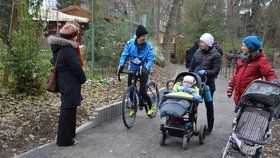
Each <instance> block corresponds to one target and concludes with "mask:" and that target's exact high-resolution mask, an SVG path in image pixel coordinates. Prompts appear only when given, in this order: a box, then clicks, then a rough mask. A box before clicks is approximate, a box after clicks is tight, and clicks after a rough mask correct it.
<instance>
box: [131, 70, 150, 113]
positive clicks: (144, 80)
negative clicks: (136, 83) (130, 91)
mask: <svg viewBox="0 0 280 158" xmlns="http://www.w3.org/2000/svg"><path fill="white" fill-rule="evenodd" d="M148 79H149V72H146V73H144V74H142V75H141V76H140V94H141V97H142V99H140V105H143V99H144V100H146V101H147V103H148V106H149V108H151V106H152V101H151V98H150V97H149V95H148V94H147V84H148ZM131 80H132V77H131V76H130V75H128V82H127V84H128V87H129V86H130V85H131Z"/></svg>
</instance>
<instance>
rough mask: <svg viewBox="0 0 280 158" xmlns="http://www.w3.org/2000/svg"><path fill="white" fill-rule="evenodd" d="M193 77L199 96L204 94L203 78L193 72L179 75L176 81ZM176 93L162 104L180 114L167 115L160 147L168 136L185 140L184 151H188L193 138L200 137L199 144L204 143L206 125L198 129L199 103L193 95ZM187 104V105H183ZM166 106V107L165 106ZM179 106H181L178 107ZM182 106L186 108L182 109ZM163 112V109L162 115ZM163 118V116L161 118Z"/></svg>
mask: <svg viewBox="0 0 280 158" xmlns="http://www.w3.org/2000/svg"><path fill="white" fill-rule="evenodd" d="M186 75H191V76H193V77H194V78H195V79H196V86H197V87H198V88H199V94H200V95H201V94H202V93H203V87H204V84H202V82H201V78H200V77H199V76H198V75H197V74H195V73H191V72H183V73H180V74H179V75H177V77H176V79H175V83H176V82H182V80H183V78H184V76H186ZM173 94H174V93H170V95H169V94H167V95H165V96H164V97H165V100H166V101H165V102H164V103H162V104H161V105H162V107H161V108H163V106H166V105H168V106H170V107H171V108H172V109H175V110H176V111H178V112H179V114H178V113H177V114H176V115H175V114H171V113H165V112H164V113H165V116H166V121H165V123H163V124H161V125H160V145H161V146H163V145H165V140H166V138H167V136H173V137H179V138H183V149H184V150H186V149H187V143H188V142H189V141H190V138H191V137H192V136H199V143H200V144H203V143H204V138H205V133H206V125H204V124H202V125H200V128H199V130H198V129H197V107H198V103H196V102H195V100H194V97H193V96H192V95H189V96H176V95H173ZM182 103H183V104H185V105H182ZM164 104H165V105H164ZM178 104H181V105H179V106H178ZM182 106H184V107H186V108H181V107H182ZM163 109H164V108H163ZM162 113H163V111H162V109H161V115H162ZM161 117H162V116H161Z"/></svg>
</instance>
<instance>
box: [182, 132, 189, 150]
mask: <svg viewBox="0 0 280 158" xmlns="http://www.w3.org/2000/svg"><path fill="white" fill-rule="evenodd" d="M188 142H189V135H188V134H184V135H183V149H184V150H186V149H187V144H188Z"/></svg>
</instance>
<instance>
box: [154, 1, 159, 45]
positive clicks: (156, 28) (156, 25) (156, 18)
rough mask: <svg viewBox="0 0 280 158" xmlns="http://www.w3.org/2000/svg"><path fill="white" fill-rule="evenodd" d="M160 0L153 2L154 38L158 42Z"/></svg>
mask: <svg viewBox="0 0 280 158" xmlns="http://www.w3.org/2000/svg"><path fill="white" fill-rule="evenodd" d="M159 18H160V0H154V38H155V40H156V41H157V42H159V31H160V30H159Z"/></svg>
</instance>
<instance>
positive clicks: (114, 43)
mask: <svg viewBox="0 0 280 158" xmlns="http://www.w3.org/2000/svg"><path fill="white" fill-rule="evenodd" d="M95 13H96V16H95V20H94V22H93V23H91V24H90V29H89V30H87V31H86V32H85V35H84V37H83V39H82V41H83V43H84V44H85V56H86V58H87V60H88V61H89V60H91V52H92V50H91V48H92V44H93V43H94V46H95V49H94V65H95V66H97V67H95V68H96V69H100V68H112V67H113V68H114V69H116V67H117V66H118V60H119V58H120V54H121V52H122V47H123V46H124V43H126V42H127V40H129V38H130V34H129V33H128V32H131V30H130V29H131V25H132V24H131V22H130V21H128V20H127V19H125V18H124V17H123V16H122V15H119V16H118V18H116V17H114V18H113V19H110V20H105V19H104V16H103V12H102V11H101V10H100V8H99V9H96V10H95ZM92 26H94V27H92ZM92 29H94V37H95V39H94V41H92Z"/></svg>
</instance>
